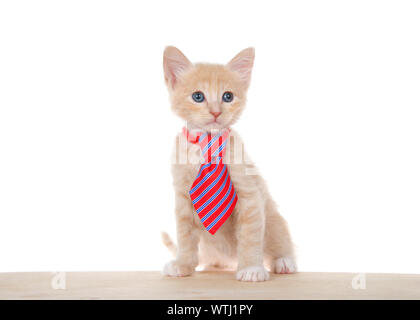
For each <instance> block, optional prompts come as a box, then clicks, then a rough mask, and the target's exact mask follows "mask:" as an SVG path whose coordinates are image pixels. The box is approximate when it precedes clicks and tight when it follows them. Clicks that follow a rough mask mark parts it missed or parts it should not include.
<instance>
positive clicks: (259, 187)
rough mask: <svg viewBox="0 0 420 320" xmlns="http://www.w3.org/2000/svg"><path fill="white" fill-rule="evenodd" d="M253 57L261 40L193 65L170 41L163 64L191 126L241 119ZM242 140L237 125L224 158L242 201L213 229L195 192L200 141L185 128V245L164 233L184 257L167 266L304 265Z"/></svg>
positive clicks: (175, 104)
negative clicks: (222, 60) (197, 206)
mask: <svg viewBox="0 0 420 320" xmlns="http://www.w3.org/2000/svg"><path fill="white" fill-rule="evenodd" d="M253 62H254V49H253V48H248V49H245V50H243V51H241V52H240V53H239V54H238V55H237V56H235V57H234V58H233V59H232V60H231V61H230V62H229V63H228V64H227V65H216V64H194V65H193V64H192V63H191V62H190V61H189V60H188V59H187V58H186V57H185V56H184V55H183V54H182V52H181V51H179V50H178V49H177V48H175V47H167V48H166V49H165V52H164V56H163V67H164V73H165V81H166V84H167V86H168V90H169V94H170V101H171V105H172V109H173V111H174V112H175V113H176V114H177V115H179V116H180V117H181V118H182V119H184V120H186V122H187V125H188V130H189V131H190V132H194V131H207V132H209V131H212V132H214V131H218V130H221V129H223V128H230V127H231V126H232V125H233V124H234V123H235V122H236V120H237V119H238V117H239V115H240V114H241V113H242V110H243V109H244V107H245V101H246V92H247V89H248V86H249V83H250V78H251V71H252V66H253ZM197 91H199V92H202V93H203V94H204V101H203V102H200V103H198V102H195V101H194V100H193V99H192V94H193V93H194V92H197ZM225 92H231V93H232V94H233V100H232V101H231V102H224V101H223V99H222V96H223V94H224V93H225ZM261 138H262V137H261ZM242 148H243V143H242V140H241V139H240V137H239V136H238V134H237V133H236V132H235V131H234V130H232V131H231V134H230V138H229V141H228V144H227V151H226V155H225V157H224V159H223V160H224V162H225V163H227V165H228V170H229V174H230V177H231V180H232V183H233V185H234V188H235V190H236V193H237V195H238V202H237V205H236V207H235V209H234V211H233V213H232V215H231V216H230V217H229V218H228V219H227V220H226V222H225V223H224V224H223V225H222V226H221V227H220V229H219V230H218V231H217V232H216V234H215V235H211V234H210V233H209V232H207V231H206V230H205V228H204V226H203V224H202V223H201V221H200V219H199V218H198V215H197V213H196V212H195V210H194V208H193V206H192V202H191V198H190V196H189V193H188V192H189V190H190V188H191V185H192V183H193V181H194V179H195V178H196V175H197V173H198V170H199V167H200V161H201V159H200V157H201V151H200V147H199V146H198V145H197V144H192V143H190V142H188V141H187V139H186V137H185V136H184V135H183V134H182V133H180V134H179V135H178V137H177V140H176V144H175V155H174V160H175V161H174V163H173V166H172V173H173V179H174V187H175V202H176V208H175V214H176V227H177V240H178V247H177V248H176V246H175V244H174V243H173V242H172V241H171V240H170V238H169V237H168V235H167V234H163V240H164V243H165V244H166V245H167V246H168V247H169V248H170V249H172V251H174V252H176V259H175V260H173V261H171V262H169V263H167V264H166V265H165V267H164V271H163V272H164V274H165V275H168V276H188V275H191V274H192V273H193V272H194V270H195V268H196V267H197V265H198V264H199V262H200V264H204V265H206V266H210V267H231V266H233V265H236V266H237V274H236V278H237V279H238V280H242V281H264V280H268V278H269V275H268V272H267V270H266V268H265V267H264V261H265V262H266V264H268V265H269V266H271V269H272V271H273V272H275V273H293V272H295V271H296V264H295V257H294V250H293V244H292V241H291V238H290V234H289V230H288V227H287V223H286V221H285V220H284V219H283V218H282V217H281V216H280V214H279V213H278V211H277V209H276V205H275V203H274V201H273V200H272V198H271V196H270V194H269V192H268V190H267V186H266V184H265V182H264V180H263V179H262V177H261V176H260V175H259V174H258V172H257V170H256V168H255V166H254V164H253V163H251V162H250V161H249V158H248V157H247V156H245V157H243V154H245V153H243V152H242ZM267 156H270V150H267Z"/></svg>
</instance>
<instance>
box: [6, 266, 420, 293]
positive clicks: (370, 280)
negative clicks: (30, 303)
mask: <svg viewBox="0 0 420 320" xmlns="http://www.w3.org/2000/svg"><path fill="white" fill-rule="evenodd" d="M355 276H356V274H352V273H307V272H302V273H297V274H293V275H273V274H271V278H270V280H269V281H266V282H262V283H245V282H239V281H236V280H235V279H234V273H232V272H197V273H195V274H194V275H193V276H192V277H186V278H166V277H163V276H162V275H161V274H160V273H159V272H67V273H65V279H66V289H53V288H52V281H53V277H54V274H52V273H49V272H42V273H0V299H420V275H410V274H366V275H365V277H366V278H365V279H366V288H365V289H358V290H355V289H353V288H352V279H353V278H354V277H355Z"/></svg>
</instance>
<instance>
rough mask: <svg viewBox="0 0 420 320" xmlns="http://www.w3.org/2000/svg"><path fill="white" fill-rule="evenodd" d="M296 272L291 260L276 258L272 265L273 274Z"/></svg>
mask: <svg viewBox="0 0 420 320" xmlns="http://www.w3.org/2000/svg"><path fill="white" fill-rule="evenodd" d="M296 271H297V265H296V262H295V260H294V259H293V258H290V257H284V258H278V259H277V260H276V261H275V263H274V272H275V273H295V272H296Z"/></svg>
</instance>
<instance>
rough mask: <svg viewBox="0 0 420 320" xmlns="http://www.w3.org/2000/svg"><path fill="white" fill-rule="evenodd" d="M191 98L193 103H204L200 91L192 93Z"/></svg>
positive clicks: (202, 94)
mask: <svg viewBox="0 0 420 320" xmlns="http://www.w3.org/2000/svg"><path fill="white" fill-rule="evenodd" d="M191 97H192V99H193V100H194V101H195V102H198V103H200V102H203V101H204V93H202V92H201V91H196V92H194V93H193V94H192V96H191Z"/></svg>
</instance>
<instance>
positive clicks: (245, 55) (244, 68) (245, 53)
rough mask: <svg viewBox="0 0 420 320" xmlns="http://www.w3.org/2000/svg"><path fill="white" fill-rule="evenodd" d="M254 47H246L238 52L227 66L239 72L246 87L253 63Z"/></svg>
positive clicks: (249, 79)
mask: <svg viewBox="0 0 420 320" xmlns="http://www.w3.org/2000/svg"><path fill="white" fill-rule="evenodd" d="M254 57H255V49H254V48H252V47H251V48H247V49H244V50H242V51H241V52H239V53H238V54H237V55H236V56H235V57H234V58H233V59H232V60H230V62H229V63H228V64H227V67H228V68H229V69H231V70H232V71H235V72H236V73H238V74H239V76H240V78H241V80H242V81H243V82H244V84H245V85H246V87H248V86H249V82H250V81H251V72H252V66H253V65H254Z"/></svg>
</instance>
